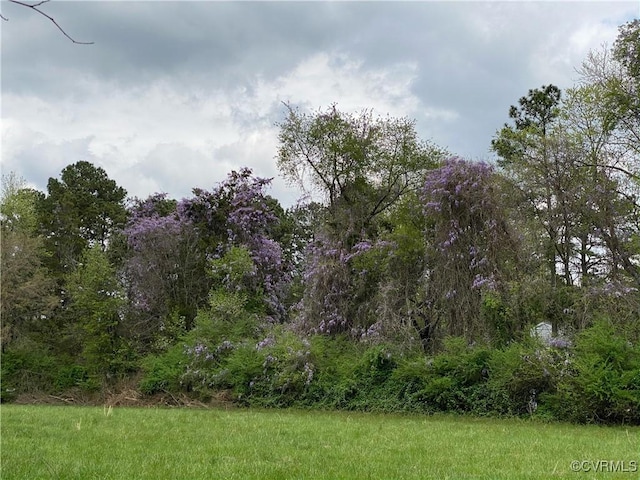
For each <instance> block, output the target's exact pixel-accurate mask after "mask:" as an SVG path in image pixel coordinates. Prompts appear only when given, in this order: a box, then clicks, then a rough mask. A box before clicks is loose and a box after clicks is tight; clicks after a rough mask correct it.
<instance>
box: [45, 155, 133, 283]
mask: <svg viewBox="0 0 640 480" xmlns="http://www.w3.org/2000/svg"><path fill="white" fill-rule="evenodd" d="M126 195H127V192H126V190H125V189H123V188H122V187H119V186H118V185H117V184H116V182H115V181H114V180H111V179H110V178H109V177H108V176H107V173H106V172H105V171H104V170H103V169H102V168H100V167H95V166H94V165H92V164H91V163H89V162H86V161H80V162H77V163H74V164H72V165H69V166H67V167H65V168H64V169H63V170H62V174H61V176H60V180H58V179H55V178H50V179H49V182H48V184H47V196H46V197H45V198H44V199H43V200H42V202H40V205H39V216H40V224H41V229H42V230H41V231H42V234H43V236H44V238H45V246H46V248H47V250H48V251H49V252H50V253H51V258H50V264H49V267H50V268H51V269H52V271H53V272H56V273H57V274H58V275H59V274H61V273H65V272H70V271H72V270H73V269H74V268H75V267H76V266H77V264H78V262H79V259H80V256H81V255H82V252H83V251H84V250H85V249H86V248H88V247H92V246H94V245H97V246H98V247H99V248H101V249H102V250H103V251H104V250H106V249H107V246H108V244H109V240H110V238H111V236H112V235H113V233H114V232H115V231H117V230H118V229H121V228H122V227H123V226H124V224H125V221H126V210H125V207H124V201H125V197H126Z"/></svg>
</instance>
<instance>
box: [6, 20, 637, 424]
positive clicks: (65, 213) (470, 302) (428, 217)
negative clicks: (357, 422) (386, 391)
mask: <svg viewBox="0 0 640 480" xmlns="http://www.w3.org/2000/svg"><path fill="white" fill-rule="evenodd" d="M639 45H640V21H637V20H636V21H633V22H629V23H627V24H625V25H623V26H621V27H620V29H619V35H618V38H617V39H616V41H615V43H614V44H613V46H612V47H611V48H610V49H603V50H602V51H598V52H592V53H591V54H590V55H589V56H588V58H587V59H586V60H585V62H584V63H583V65H582V67H581V68H580V70H579V72H580V80H579V82H578V83H577V84H576V85H575V86H574V87H572V88H570V89H568V90H566V91H564V92H561V91H560V89H558V88H557V87H556V86H554V85H544V86H542V87H541V88H535V89H532V90H530V91H529V92H528V93H527V94H526V95H525V96H523V97H522V98H520V99H519V100H518V102H517V105H514V106H512V107H511V109H510V110H509V112H508V122H507V123H505V125H504V126H503V127H502V128H500V129H499V130H498V131H497V132H496V134H495V136H494V138H493V139H492V142H491V147H492V150H493V151H494V152H495V154H496V155H497V157H498V160H497V163H489V162H472V161H469V160H465V159H462V158H458V157H455V156H452V155H450V154H449V152H447V150H446V149H444V148H442V147H439V146H437V145H434V144H432V143H430V142H425V141H423V140H421V139H420V138H419V137H418V135H417V133H416V129H415V123H414V122H413V121H412V120H410V119H407V118H393V117H389V116H377V115H374V113H373V112H371V111H368V110H365V111H362V112H359V113H355V114H350V113H345V112H342V111H340V110H339V109H338V107H337V106H336V105H331V106H329V107H328V108H326V109H323V110H318V111H316V112H312V113H307V112H301V111H300V110H298V109H296V108H294V107H292V106H289V105H287V107H286V108H287V111H286V115H285V117H284V119H283V121H282V122H281V123H280V124H279V125H278V126H279V137H278V140H279V148H278V151H277V165H278V168H279V170H280V173H281V175H282V176H283V177H284V178H285V179H287V180H288V181H290V182H291V183H292V184H294V185H297V186H298V187H300V188H301V189H302V190H303V191H305V192H310V193H313V194H314V195H315V198H316V199H317V201H313V202H307V203H303V204H302V203H301V204H299V205H296V206H293V207H290V208H287V209H285V208H283V207H282V205H280V203H279V202H278V200H277V199H275V198H273V197H272V196H270V195H269V193H268V191H269V186H270V182H271V180H270V179H265V178H260V177H257V176H255V175H254V174H253V172H252V171H251V170H250V169H247V168H243V169H240V170H239V171H234V172H231V173H230V174H229V175H228V176H227V179H226V180H225V181H223V182H221V183H219V184H218V185H215V186H214V187H213V188H212V189H210V190H203V189H194V190H193V192H192V195H191V196H190V197H188V198H183V199H181V200H177V199H172V198H169V197H168V196H167V195H166V194H163V193H156V194H153V195H151V196H149V197H148V198H145V199H139V198H133V199H131V198H127V192H126V191H125V190H124V189H123V188H122V187H120V186H118V185H117V183H116V182H115V181H113V180H112V179H110V178H109V177H108V175H107V172H106V171H105V170H103V169H102V168H100V167H96V166H94V165H92V164H91V163H89V162H85V161H79V162H76V163H74V164H71V165H69V166H67V167H66V168H64V169H63V170H62V172H61V174H60V177H59V178H50V179H49V182H48V184H47V189H46V192H40V191H37V190H34V189H30V188H27V187H26V186H25V185H26V183H25V181H24V180H23V179H20V178H18V177H17V176H15V175H13V174H9V175H6V176H4V177H3V183H2V198H1V205H0V206H1V229H2V291H1V294H2V304H1V315H2V336H1V338H2V352H3V355H4V357H5V359H4V361H3V377H4V381H3V383H4V384H5V385H9V386H8V387H6V388H3V398H9V397H10V396H11V395H10V393H12V392H15V391H24V390H28V389H29V388H31V389H43V390H55V389H56V388H57V389H60V388H65V387H77V386H78V385H82V386H83V388H88V389H91V388H93V389H96V388H98V389H99V388H105V387H106V386H108V385H110V384H112V383H113V382H114V381H116V379H121V378H123V377H132V376H134V375H136V374H137V373H138V372H140V371H143V372H146V375H147V376H146V377H145V378H146V380H145V381H143V386H144V385H146V387H145V388H146V390H148V391H149V392H153V391H158V390H163V389H167V388H170V387H169V385H170V384H171V381H173V380H175V381H176V382H177V383H175V384H173V387H171V388H174V389H176V390H180V389H183V390H185V391H194V389H195V390H198V388H199V387H196V384H197V383H198V382H200V383H201V384H202V385H205V384H206V385H209V387H210V388H209V390H211V391H213V390H215V388H214V387H215V386H217V387H219V388H224V386H225V385H227V387H229V386H238V385H239V384H242V385H243V387H242V388H245V389H246V388H249V387H248V385H251V383H252V382H254V384H255V382H256V380H255V379H256V378H258V377H259V376H260V375H259V373H255V372H254V374H250V373H248V372H249V371H248V370H247V368H249V369H250V367H251V365H254V364H255V362H256V361H257V357H255V352H254V353H252V355H254V357H255V358H254V357H251V358H245V357H239V358H238V359H236V362H238V364H240V363H242V362H244V367H243V368H244V369H243V368H240V367H239V366H238V365H236V367H237V368H238V369H239V370H237V371H236V374H235V375H236V377H235V378H236V380H234V382H232V384H230V383H229V381H227V380H221V378H222V377H224V375H232V376H233V375H234V374H233V373H229V372H234V370H233V368H232V367H233V365H227V364H226V363H225V362H226V361H227V360H228V359H229V358H231V357H228V355H229V354H230V352H231V351H234V349H235V350H236V351H238V345H240V344H241V345H243V348H245V347H246V348H249V346H250V347H251V348H253V350H254V351H262V350H263V349H264V348H267V347H268V348H281V347H282V342H284V344H286V343H287V342H290V343H291V342H293V343H291V345H293V344H296V345H298V347H300V350H297V349H295V348H293V347H291V349H290V351H289V354H288V355H291V352H293V351H297V352H302V353H299V355H298V354H297V355H298V357H299V358H298V360H297V361H295V362H293V364H291V365H288V366H287V369H289V370H287V371H289V374H291V375H294V372H295V375H297V377H295V378H297V379H298V381H299V382H302V383H301V384H303V385H306V386H307V387H308V386H309V383H311V382H312V379H313V376H314V373H313V372H314V368H313V365H314V364H313V362H312V361H311V360H310V358H311V357H310V355H311V354H310V353H309V352H310V350H305V348H304V342H309V341H310V340H309V339H316V340H315V341H318V342H321V343H322V342H327V341H330V340H331V339H333V340H335V342H337V343H336V344H339V343H340V342H347V343H348V344H350V345H359V346H360V347H362V348H369V350H367V351H368V352H369V353H368V354H367V355H374V354H372V353H371V351H374V352H377V353H376V354H375V355H378V356H375V355H374V357H375V358H373V357H372V358H373V360H372V359H371V358H370V359H369V360H371V361H374V363H375V364H376V365H377V366H378V367H380V368H382V369H383V370H384V368H383V367H384V365H385V362H386V360H385V357H384V355H382V356H381V354H380V352H381V350H380V346H381V345H387V346H392V347H389V348H393V349H395V350H394V351H395V352H397V353H398V352H399V353H398V354H399V355H401V356H402V355H404V354H407V355H408V354H409V352H413V354H416V355H417V353H416V352H420V353H419V356H420V358H423V359H425V358H433V356H434V355H439V354H443V352H444V353H445V354H446V352H447V351H449V352H450V350H447V348H449V349H450V347H451V345H453V344H452V343H451V342H452V340H451V339H452V338H456V339H459V341H461V342H463V344H465V345H467V346H478V345H483V346H485V347H486V348H491V349H496V351H501V352H503V351H504V350H500V349H508V348H509V346H510V345H513V344H514V343H517V342H528V341H529V339H530V337H531V329H532V327H533V326H535V325H537V324H539V323H541V322H548V323H549V324H551V325H552V329H553V334H554V337H555V339H556V341H557V345H560V344H561V343H563V342H564V347H566V346H567V345H571V342H572V341H573V339H574V338H577V336H579V335H581V334H582V332H586V331H587V330H589V328H592V327H593V326H594V325H599V327H598V328H604V327H602V325H603V324H606V325H607V326H608V327H607V328H611V329H613V330H611V332H613V333H612V334H615V335H618V337H619V338H624V339H625V340H624V341H625V342H627V343H628V345H627V347H628V348H629V349H631V350H629V351H628V352H627V350H625V352H627V353H625V355H626V354H629V355H631V357H632V358H633V359H635V360H633V362H635V363H633V362H631V364H633V365H635V367H633V368H635V369H638V370H633V368H632V367H630V366H629V365H627V366H625V367H624V368H623V370H625V369H627V370H629V369H631V370H632V371H635V372H636V373H635V375H636V377H634V378H636V380H635V382H636V383H635V384H633V382H632V381H631V384H633V385H635V386H634V387H630V386H629V385H631V384H629V385H626V387H624V388H622V390H624V391H625V392H627V393H628V394H629V395H631V397H629V398H631V399H632V400H633V399H634V398H635V399H636V400H637V399H638V390H639V389H640V386H639V385H638V384H637V378H638V377H637V375H638V373H637V372H638V371H640V353H639V348H640V347H639V344H638V341H639V339H640V322H639V319H640V294H639V292H638V289H639V288H640V203H639V202H638V187H639V180H640V169H639V161H638V160H639V155H640V95H639V87H640V67H639V65H640V47H639ZM615 335H614V336H615ZM587 337H588V335H587ZM618 337H616V338H618ZM589 338H591V337H589ZM278 339H279V340H278ZM252 342H253V343H252ZM278 342H280V344H279V343H278ZM300 342H302V343H300ZM277 345H279V346H277ZM291 345H290V346H291ZM322 345H324V347H323V348H326V349H330V348H329V347H327V345H326V343H322ZM448 346H449V347H448ZM458 346H459V345H458ZM360 347H355V348H360ZM268 348H267V350H268ZM371 348H373V349H374V350H371ZM375 348H377V349H378V350H375ZM456 348H458V347H456ZM469 348H471V347H469ZM249 350H251V349H250V348H249ZM623 350H624V349H623ZM265 351H266V350H265ZM456 351H458V353H459V354H460V355H462V354H461V353H460V351H459V350H456ZM536 351H538V350H536ZM225 352H226V353H225ZM305 352H306V353H305ZM403 352H404V353H403ZM629 352H632V353H629ZM633 352H635V353H633ZM245 354H248V353H247V352H245ZM238 355H239V354H238ZM460 355H458V356H460ZM269 356H271V354H269ZM178 357H180V358H181V360H180V359H178V360H176V358H178ZM631 357H630V358H631ZM170 358H173V359H174V360H175V361H173V363H172V362H171V361H169V360H168V359H170ZM189 358H190V359H191V360H190V361H187V360H186V359H189ZM265 358H267V357H266V356H265V357H264V358H262V357H260V361H261V362H262V364H263V365H262V370H263V371H264V372H266V371H267V370H268V367H269V362H268V361H267V360H265ZM273 358H275V357H273ZM474 358H475V357H474ZM223 359H227V360H225V361H223ZM241 360H242V362H241ZM474 361H475V360H474ZM189 362H191V363H189ZM193 362H195V363H193ZM199 362H200V363H199ZM202 362H204V363H202ZM252 362H253V363H252ZM265 362H267V363H266V364H265ZM318 362H319V360H317V359H316V363H318ZM376 362H377V363H376ZM387 363H388V362H387ZM168 365H170V366H171V368H169V367H168ZM254 366H255V365H254ZM165 367H166V368H169V370H171V369H173V370H171V371H170V372H168V373H167V372H165V374H166V378H164V380H163V379H162V378H160V377H162V375H163V374H161V371H162V368H165ZM223 367H224V368H223ZM54 370H55V373H54V374H53V373H52V374H50V375H47V374H44V373H42V372H52V371H54ZM258 370H261V369H260V368H259V369H258ZM627 370H625V371H627ZM256 371H257V370H256ZM159 372H160V373H159ZM195 372H197V373H195ZM203 372H206V373H203ZM225 372H226V373H225ZM279 374H282V372H280V373H279ZM203 375H204V376H203ZM243 375H244V377H243ZM252 375H253V376H252ZM285 376H286V375H285ZM201 377H202V378H201ZM213 377H215V378H216V379H217V380H215V379H214V380H212V378H213ZM239 377H242V379H241V380H238V378H239ZM245 377H246V378H245ZM189 378H191V380H190V381H187V379H189ZM193 378H198V381H197V382H195V383H194V380H193ZM283 378H284V377H283ZM169 379H173V380H169ZM177 379H180V380H179V381H178V380H177ZM289 380H291V379H289ZM225 381H226V382H227V383H225ZM145 382H146V383H145ZM154 382H155V383H154ZM216 382H218V383H216ZM243 382H244V383H243ZM154 385H155V386H154ZM272 385H273V382H272ZM634 389H635V390H634ZM143 390H144V388H143ZM285 390H286V388H285ZM525 390H526V389H525ZM529 390H531V389H529ZM243 391H244V390H243ZM523 391H524V390H523ZM629 392H631V393H629ZM627 393H625V395H627ZM519 395H522V392H520V393H519ZM526 395H530V393H527V394H525V396H526ZM633 395H635V397H634V396H633ZM636 408H637V405H636ZM633 414H634V415H636V416H635V417H633V415H632V417H633V418H635V419H636V420H637V418H638V417H637V415H638V412H637V410H635V411H634V413H633ZM625 418H626V417H625Z"/></svg>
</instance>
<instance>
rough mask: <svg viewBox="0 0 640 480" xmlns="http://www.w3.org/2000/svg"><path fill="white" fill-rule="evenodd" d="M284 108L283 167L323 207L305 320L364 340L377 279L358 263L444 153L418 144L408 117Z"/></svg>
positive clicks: (311, 253)
mask: <svg viewBox="0 0 640 480" xmlns="http://www.w3.org/2000/svg"><path fill="white" fill-rule="evenodd" d="M287 110H288V111H287V113H288V115H287V118H286V119H285V121H284V122H283V123H282V124H280V134H279V140H280V147H279V150H278V156H277V163H278V167H279V168H280V171H281V172H282V175H283V176H284V177H285V178H286V179H287V180H288V181H290V182H292V183H294V184H297V185H298V186H300V187H301V188H302V189H303V190H305V191H307V192H311V193H314V192H315V193H316V194H319V196H320V198H321V200H322V204H323V205H324V208H323V211H322V212H319V213H321V214H322V216H323V218H324V222H323V223H322V225H321V226H319V227H318V228H317V229H316V231H315V232H314V233H315V236H314V240H313V241H312V242H311V243H310V245H309V249H308V253H307V257H306V263H305V265H306V271H305V274H304V276H303V278H304V282H305V293H304V297H303V300H302V309H301V316H300V321H301V323H302V324H303V325H304V327H305V328H307V329H311V330H314V331H320V332H323V333H336V332H345V331H346V332H351V333H355V334H358V335H359V334H360V333H362V331H361V330H362V329H363V328H364V329H365V330H366V329H367V328H368V327H369V326H370V323H371V321H372V319H371V318H370V315H367V314H364V311H365V310H368V306H369V305H370V304H371V300H372V296H373V294H374V290H375V284H376V280H375V278H376V277H375V275H371V274H372V270H371V269H367V268H365V267H364V266H363V265H359V263H360V260H357V259H364V257H365V256H371V255H373V253H374V251H377V247H376V246H377V245H380V244H379V242H378V240H379V236H380V231H381V228H383V223H384V222H383V218H384V217H385V215H386V214H387V213H389V212H390V211H392V210H393V209H394V208H395V207H396V206H397V205H399V203H400V202H401V200H402V199H403V197H404V196H405V195H407V194H410V193H413V194H415V193H416V192H417V191H418V190H419V189H420V185H421V182H422V179H423V177H424V174H425V172H427V171H428V170H429V169H431V168H434V166H435V165H437V163H438V162H439V161H440V160H441V159H442V158H443V155H444V153H443V151H442V150H441V149H439V148H437V147H435V146H434V145H431V144H429V143H426V142H423V141H421V140H419V139H418V136H417V133H416V131H415V124H414V122H412V121H410V120H408V119H406V118H391V117H374V115H373V114H372V113H371V112H370V111H366V110H365V111H362V112H360V113H358V114H348V113H344V112H340V111H339V110H338V108H337V107H336V106H335V105H332V106H331V107H329V108H328V109H327V110H325V111H318V112H316V113H313V114H306V113H301V112H299V111H298V110H296V109H294V108H292V107H290V106H287ZM372 248H373V250H372ZM381 248H383V249H384V248H386V247H384V246H381ZM365 253H368V255H365ZM365 270H368V272H369V275H368V276H367V275H365V274H364V271H365ZM373 321H375V320H373Z"/></svg>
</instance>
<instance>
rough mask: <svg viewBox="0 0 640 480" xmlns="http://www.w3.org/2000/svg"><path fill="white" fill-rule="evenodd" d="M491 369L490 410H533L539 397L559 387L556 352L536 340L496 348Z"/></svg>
mask: <svg viewBox="0 0 640 480" xmlns="http://www.w3.org/2000/svg"><path fill="white" fill-rule="evenodd" d="M488 368H489V380H488V385H487V386H488V394H489V396H490V398H491V399H492V401H493V404H492V405H491V406H490V409H491V410H493V411H495V412H497V413H501V414H510V415H522V414H527V413H533V412H534V411H535V410H536V409H537V403H538V398H539V396H540V395H541V394H545V393H549V392H553V391H554V390H555V382H556V377H557V361H556V354H555V353H554V352H553V351H551V350H550V349H549V348H548V347H545V346H543V345H542V344H540V343H539V342H537V341H535V340H529V339H527V340H525V341H523V342H519V343H512V344H511V345H509V346H507V347H505V348H503V349H499V350H494V351H493V352H492V354H491V358H490V360H489V362H488Z"/></svg>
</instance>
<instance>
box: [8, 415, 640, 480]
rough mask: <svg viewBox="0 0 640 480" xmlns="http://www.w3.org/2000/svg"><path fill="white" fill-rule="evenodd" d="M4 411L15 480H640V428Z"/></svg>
mask: <svg viewBox="0 0 640 480" xmlns="http://www.w3.org/2000/svg"><path fill="white" fill-rule="evenodd" d="M0 414H1V427H2V431H1V446H2V451H1V454H2V470H1V478H2V479H3V480H9V479H40V478H43V479H44V478H47V479H48V478H55V479H82V480H88V479H127V480H131V479H143V478H148V479H185V480H186V479H233V478H237V479H252V478H255V479H289V478H300V479H315V478H319V479H322V478H332V479H333V478H335V479H405V478H407V479H409V478H415V479H430V478H433V479H521V478H522V479H525V478H526V479H550V478H570V479H580V480H582V479H585V480H586V479H590V478H603V479H605V478H606V479H617V478H622V479H627V480H631V479H634V480H635V479H637V478H639V477H640V473H639V472H640V465H639V467H638V468H639V469H638V470H637V471H633V470H636V468H635V467H634V465H636V464H637V463H634V462H638V461H639V460H640V458H639V452H640V443H639V441H640V429H639V428H637V427H634V428H625V427H615V428H612V427H597V426H575V425H565V424H553V423H549V424H546V423H538V422H534V421H525V420H501V419H478V418H467V417H454V416H431V417H425V416H395V415H377V414H360V413H358V414H356V413H344V412H343V413H325V412H303V411H290V410H283V411H281V410H274V411H256V410H206V409H159V408H114V409H113V410H105V409H103V408H95V407H57V406H20V405H3V406H2V407H1V410H0ZM572 461H579V462H581V463H579V464H577V468H578V469H579V470H580V471H578V472H574V471H573V469H572ZM598 461H600V463H597V462H598ZM603 461H606V462H611V461H615V462H619V463H616V464H612V463H603ZM574 468H576V465H574ZM587 470H589V471H587ZM596 470H598V471H596ZM614 470H618V471H617V472H615V471H614ZM623 470H624V471H623Z"/></svg>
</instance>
